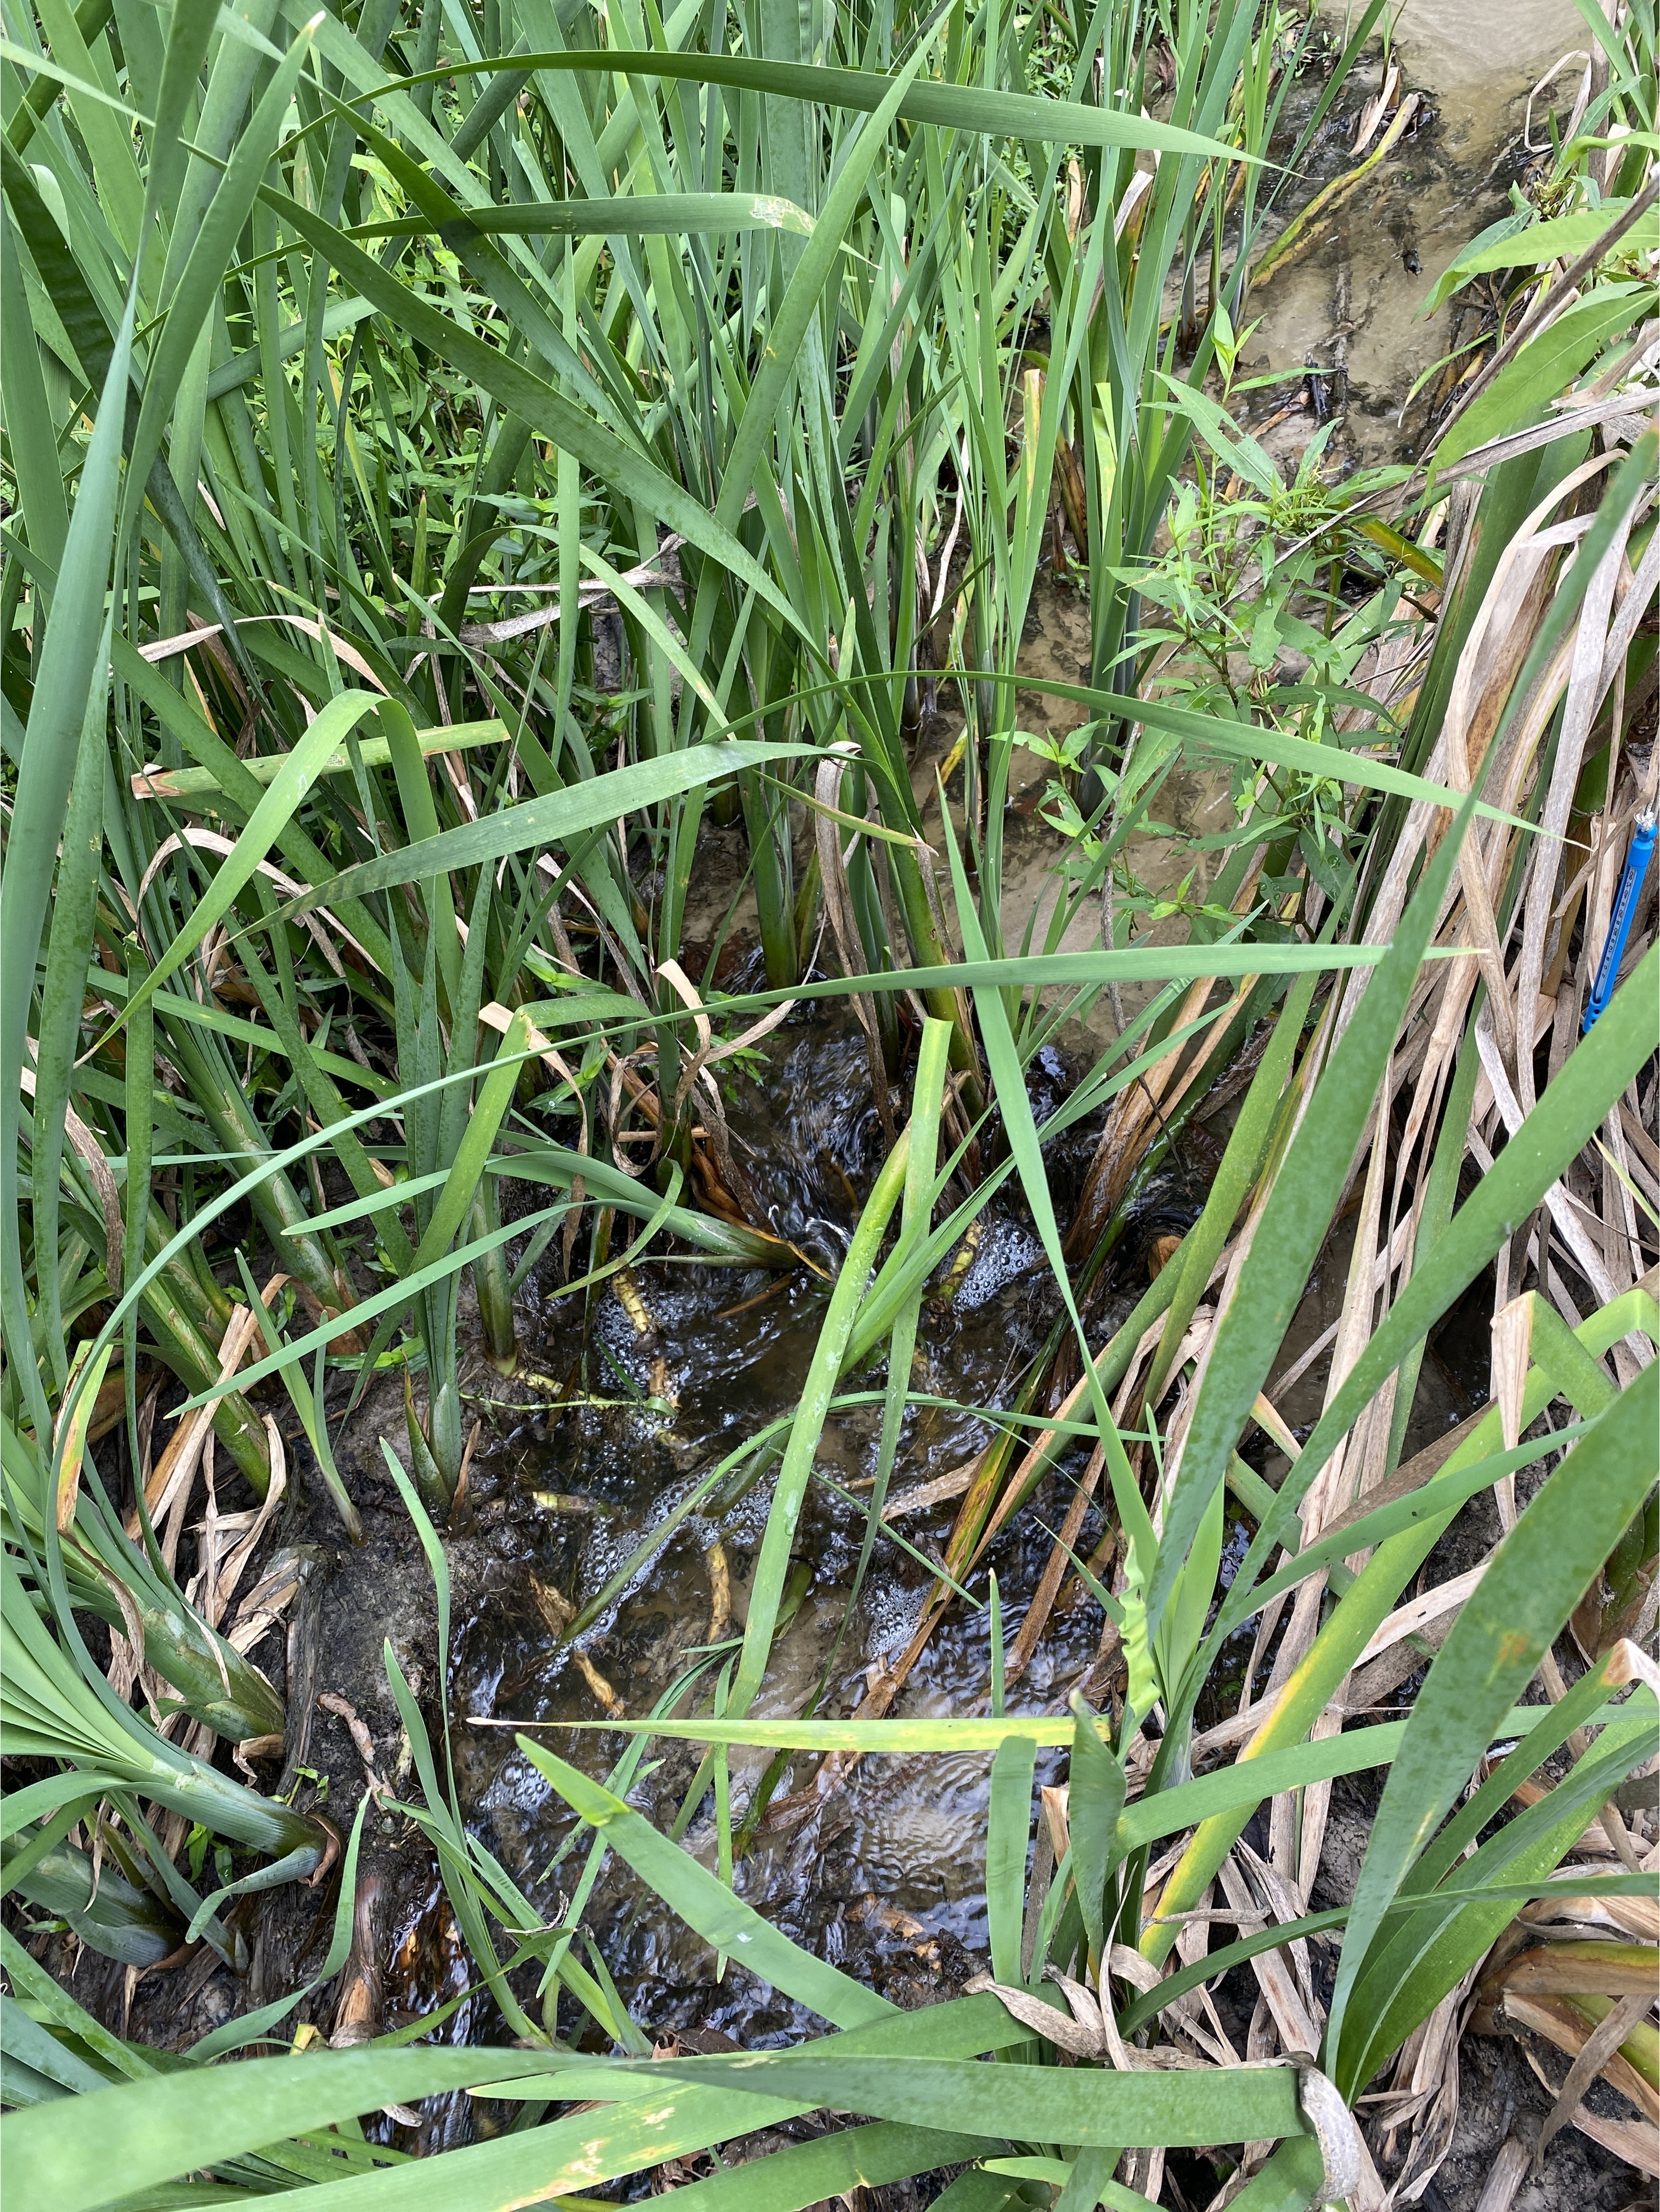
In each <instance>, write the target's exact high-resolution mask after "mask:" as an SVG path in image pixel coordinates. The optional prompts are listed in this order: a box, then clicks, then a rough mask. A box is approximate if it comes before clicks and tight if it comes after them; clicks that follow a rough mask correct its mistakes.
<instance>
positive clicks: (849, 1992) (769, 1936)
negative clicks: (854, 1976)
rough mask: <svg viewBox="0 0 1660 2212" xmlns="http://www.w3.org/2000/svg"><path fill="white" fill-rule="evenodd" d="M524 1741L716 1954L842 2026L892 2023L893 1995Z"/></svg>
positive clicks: (565, 1794) (564, 1792)
mask: <svg viewBox="0 0 1660 2212" xmlns="http://www.w3.org/2000/svg"><path fill="white" fill-rule="evenodd" d="M519 1744H520V1749H521V1750H522V1751H523V1752H524V1753H525V1756H526V1758H527V1759H530V1760H531V1762H532V1765H535V1766H536V1767H537V1768H538V1769H539V1771H541V1772H542V1773H543V1774H544V1775H545V1776H546V1777H547V1778H548V1780H549V1781H550V1782H551V1783H552V1784H553V1786H554V1788H555V1789H556V1790H558V1792H559V1794H560V1796H562V1798H564V1800H565V1801H566V1802H567V1803H568V1804H569V1805H570V1806H571V1807H572V1808H574V1809H575V1811H576V1812H578V1813H580V1814H581V1816H582V1818H583V1819H584V1820H587V1821H590V1822H592V1824H593V1826H594V1827H595V1828H596V1829H597V1830H598V1831H599V1833H600V1834H602V1835H603V1836H604V1837H605V1840H606V1842H607V1843H608V1844H611V1847H612V1849H613V1850H615V1851H616V1852H617V1855H618V1857H621V1858H624V1859H626V1860H627V1861H628V1863H629V1865H630V1866H631V1867H632V1868H633V1869H634V1870H635V1873H636V1874H637V1875H639V1876H640V1878H641V1880H642V1881H645V1882H647V1883H648V1884H649V1885H650V1887H652V1888H653V1889H654V1890H655V1891H656V1892H657V1894H658V1895H659V1896H660V1898H661V1899H663V1901H664V1902H665V1904H666V1905H668V1906H670V1908H671V1909H672V1911H675V1912H677V1913H678V1915H679V1917H681V1919H683V1920H684V1921H685V1922H686V1923H687V1925H688V1926H689V1927H691V1928H695V1929H696V1931H697V1933H698V1934H699V1935H700V1936H702V1938H703V1940H704V1941H705V1942H707V1943H709V1944H711V1945H712V1946H713V1947H714V1949H715V1950H716V1951H721V1952H725V1953H726V1954H727V1955H728V1956H729V1957H731V1958H733V1959H736V1960H738V1961H739V1963H740V1964H741V1965H743V1966H745V1967H747V1968H748V1969H749V1971H750V1972H751V1973H755V1974H758V1975H759V1976H760V1977H761V1978H762V1979H763V1981H769V1982H770V1983H771V1984H773V1986H774V1987H775V1989H781V1990H784V1991H786V1992H787V1994H788V1995H789V1996H794V1997H797V1998H799V1999H800V2002H802V2003H803V2004H806V2005H811V2006H812V2008H813V2010H814V2011H815V2012H817V2013H819V2014H821V2015H823V2016H824V2019H826V2020H829V2021H834V2022H835V2023H836V2026H837V2027H862V2026H864V2025H865V2023H866V2022H867V2021H874V2020H884V2019H885V2018H886V2017H887V2016H888V2015H890V2014H891V2012H892V2011H893V2009H894V2008H893V2007H892V2006H891V2004H890V2003H889V2002H887V2000H886V1998H885V1997H879V1996H877V1994H876V1992H875V1991H874V1990H867V1989H865V1988H863V1987H862V1986H861V1985H860V1984H859V1983H857V1982H855V1981H852V1980H850V1979H849V1978H848V1976H847V1975H846V1974H843V1973H842V1972H839V1971H838V1970H837V1969H836V1967H834V1966H826V1965H825V1964H824V1962H823V1961H822V1960H818V1959H815V1958H814V1957H813V1956H812V1954H811V1953H810V1952H807V1951H804V1950H802V1948H800V1945H799V1944H796V1943H792V1942H790V1940H789V1938H788V1937H787V1936H781V1935H780V1934H779V1932H778V1930H777V1929H775V1928H774V1927H772V1926H771V1925H770V1924H769V1923H768V1922H767V1921H765V1920H763V1918H762V1917H761V1915H760V1914H759V1913H758V1912H757V1911H755V1909H754V1907H753V1906H752V1905H745V1903H744V1901H743V1899H741V1898H739V1897H736V1896H734V1895H733V1892H732V1891H731V1890H729V1889H728V1888H727V1887H726V1885H725V1883H723V1882H722V1881H719V1880H718V1879H717V1878H716V1876H715V1875H712V1874H711V1873H710V1872H709V1871H708V1868H706V1867H704V1866H702V1865H700V1864H699V1863H698V1862H697V1861H696V1859H694V1858H693V1857H690V1854H689V1853H688V1852H685V1851H684V1850H681V1848H680V1846H679V1845H678V1844H673V1843H671V1842H670V1841H669V1839H668V1838H667V1837H666V1836H662V1835H660V1834H659V1833H658V1832H657V1830H656V1829H655V1828H654V1827H653V1826H652V1825H651V1823H650V1821H649V1820H643V1819H642V1817H641V1815H640V1814H638V1813H635V1812H631V1811H630V1810H629V1808H628V1807H627V1806H626V1805H625V1804H623V1802H622V1800H621V1799H620V1798H617V1797H613V1796H611V1792H610V1791H609V1790H605V1789H604V1788H603V1787H602V1786H601V1785H600V1784H599V1783H597V1782H594V1781H593V1780H591V1779H590V1778H589V1777H588V1776H587V1775H586V1774H584V1773H583V1772H582V1771H581V1769H580V1768H578V1767H575V1766H569V1765H567V1764H566V1763H565V1761H564V1760H563V1759H558V1758H556V1757H555V1755H554V1754H553V1753H551V1752H549V1751H544V1749H543V1748H542V1747H541V1746H540V1745H539V1744H538V1743H534V1742H532V1740H531V1739H530V1738H529V1737H528V1736H520V1739H519Z"/></svg>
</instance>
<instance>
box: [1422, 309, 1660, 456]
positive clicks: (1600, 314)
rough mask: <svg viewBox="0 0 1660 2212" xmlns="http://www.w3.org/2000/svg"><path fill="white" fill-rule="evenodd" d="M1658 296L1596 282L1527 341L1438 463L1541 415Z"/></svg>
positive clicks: (1453, 433) (1453, 432) (1464, 419)
mask: <svg viewBox="0 0 1660 2212" xmlns="http://www.w3.org/2000/svg"><path fill="white" fill-rule="evenodd" d="M1645 295H1646V296H1645ZM1653 299H1654V294H1653V291H1652V289H1651V288H1650V287H1647V286H1645V285H1641V284H1603V285H1598V286H1596V288H1595V289H1593V290H1592V291H1591V292H1590V293H1588V294H1587V295H1586V296H1585V298H1584V299H1583V300H1581V301H1578V302H1577V304H1576V305H1575V306H1573V307H1569V308H1567V309H1566V311H1565V312H1564V313H1562V314H1560V315H1559V316H1558V318H1557V319H1556V320H1555V321H1554V323H1553V324H1552V325H1550V327H1549V329H1548V330H1546V331H1541V333H1540V335H1539V336H1538V337H1536V338H1535V339H1534V340H1533V341H1532V342H1531V343H1529V344H1528V345H1524V346H1523V348H1522V350H1521V351H1520V353H1518V354H1517V356H1516V357H1515V359H1514V360H1513V361H1511V362H1508V363H1507V364H1506V365H1505V368H1501V369H1500V370H1499V374H1498V375H1497V376H1495V377H1494V379H1493V382H1492V383H1491V384H1490V385H1489V386H1487V390H1486V391H1485V392H1481V393H1479V394H1478V395H1477V397H1476V398H1475V399H1473V400H1472V401H1471V402H1470V404H1469V405H1468V407H1467V408H1466V409H1465V410H1464V412H1463V413H1462V415H1461V416H1459V417H1458V420H1457V421H1456V422H1455V423H1454V424H1453V426H1452V428H1450V430H1449V431H1448V432H1447V434H1446V435H1445V437H1444V438H1443V439H1442V441H1441V442H1440V444H1439V445H1438V447H1436V449H1435V459H1434V466H1435V467H1436V468H1437V469H1450V467H1451V466H1452V465H1453V464H1454V462H1455V461H1462V459H1463V458H1464V456H1465V454H1466V453H1474V452H1475V448H1476V447H1478V446H1485V445H1486V444H1487V442H1488V441H1489V440H1490V439H1493V438H1502V437H1505V436H1506V435H1508V434H1509V433H1510V432H1511V431H1512V430H1521V429H1525V428H1528V427H1529V425H1530V424H1531V423H1534V422H1538V421H1540V420H1541V419H1542V417H1543V415H1544V411H1545V409H1546V408H1547V407H1548V405H1549V404H1550V402H1551V401H1552V400H1553V399H1554V398H1555V397H1556V395H1557V393H1558V392H1560V391H1561V390H1562V389H1563V387H1564V386H1566V385H1567V384H1570V383H1572V380H1573V379H1574V378H1575V377H1576V376H1577V375H1578V374H1579V372H1580V370H1581V369H1582V368H1584V366H1585V364H1586V362H1589V361H1590V359H1591V357H1592V356H1593V355H1594V354H1595V353H1596V349H1597V348H1598V347H1599V346H1600V345H1602V343H1603V341H1604V340H1605V339H1607V338H1610V337H1614V336H1616V335H1617V333H1618V332H1620V331H1624V330H1628V329H1629V328H1630V326H1631V325H1632V324H1633V322H1635V321H1637V320H1638V319H1639V317H1640V316H1642V315H1644V314H1646V313H1652V312H1653V307H1652V302H1653Z"/></svg>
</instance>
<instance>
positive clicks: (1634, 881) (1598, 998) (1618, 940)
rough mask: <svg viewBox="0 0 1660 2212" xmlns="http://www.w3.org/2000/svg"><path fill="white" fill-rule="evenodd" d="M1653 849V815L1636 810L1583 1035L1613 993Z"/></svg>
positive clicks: (1587, 1007) (1581, 1030)
mask: <svg viewBox="0 0 1660 2212" xmlns="http://www.w3.org/2000/svg"><path fill="white" fill-rule="evenodd" d="M1653 852H1654V816H1653V814H1652V813H1648V814H1639V816H1638V817H1637V821H1636V823H1635V825H1634V827H1633V831H1632V840H1631V850H1630V851H1629V852H1628V853H1627V855H1626V865H1625V867H1624V868H1623V869H1622V870H1621V872H1620V888H1619V890H1618V891H1616V892H1615V894H1614V912H1613V913H1612V914H1611V915H1609V917H1608V943H1607V944H1606V945H1604V946H1603V947H1602V958H1601V960H1600V961H1598V963H1597V964H1596V980H1595V981H1593V982H1592V984H1591V987H1590V998H1589V999H1587V1000H1586V1001H1585V1018H1584V1021H1583V1022H1582V1023H1581V1024H1579V1033H1580V1035H1581V1036H1584V1035H1585V1034H1586V1033H1587V1032H1588V1031H1589V1030H1590V1025H1591V1024H1592V1023H1593V1022H1594V1021H1595V1020H1596V1018H1597V1016H1598V1015H1599V1014H1600V1013H1601V1012H1602V1010H1603V1008H1604V1007H1605V1006H1607V1005H1608V1000H1610V999H1611V998H1612V997H1613V996H1614V979H1615V978H1616V977H1617V976H1618V975H1619V973H1620V962H1621V960H1623V959H1624V958H1625V956H1626V939H1627V938H1628V937H1629V936H1630V934H1631V926H1632V923H1633V920H1634V919H1635V917H1636V914H1637V901H1638V896H1639V893H1640V892H1641V890H1642V888H1643V878H1645V876H1646V875H1647V874H1648V872H1649V860H1650V859H1651V856H1652V854H1653Z"/></svg>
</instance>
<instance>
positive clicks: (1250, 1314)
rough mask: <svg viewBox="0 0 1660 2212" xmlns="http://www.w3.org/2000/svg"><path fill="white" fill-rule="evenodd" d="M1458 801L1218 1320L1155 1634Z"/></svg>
mask: <svg viewBox="0 0 1660 2212" xmlns="http://www.w3.org/2000/svg"><path fill="white" fill-rule="evenodd" d="M1470 811H1471V802H1470V801H1469V800H1468V799H1467V800H1466V801H1465V802H1464V805H1463V806H1462V809H1461V810H1460V813H1459V817H1458V818H1457V820H1456V822H1455V823H1453V824H1452V825H1451V826H1450V828H1449V829H1448V831H1447V834H1446V836H1444V838H1443V839H1442V841H1441V843H1440V846H1439V848H1438V850H1437V852H1436V854H1435V855H1434V857H1433V859H1432V860H1431V861H1430V863H1429V865H1428V866H1427V867H1426V870H1425V872H1424V877H1423V880H1422V881H1421V882H1420V884H1419V887H1418V889H1417V890H1416V891H1415V892H1414V894H1413V897H1412V900H1411V902H1410V904H1409V905H1408V908H1407V910H1406V912H1405V914H1404V915H1402V918H1401V921H1400V922H1399V924H1398V926H1397V927H1396V929H1395V939H1394V941H1393V943H1392V944H1391V945H1390V946H1389V951H1388V953H1387V955H1386V957H1385V958H1384V960H1383V965H1382V966H1381V967H1380V968H1379V969H1378V970H1377V974H1376V975H1373V976H1372V977H1371V979H1370V980H1369V981H1368V983H1367V985H1366V989H1365V996H1364V997H1363V998H1362V999H1361V1000H1360V1005H1359V1011H1358V1012H1357V1013H1356V1014H1355V1016H1354V1018H1353V1020H1351V1022H1350V1023H1349V1025H1348V1027H1347V1030H1345V1032H1344V1034H1343V1036H1342V1038H1341V1041H1340V1042H1339V1044H1338V1046H1337V1048H1336V1050H1335V1052H1334V1053H1333V1054H1332V1056H1331V1059H1330V1060H1329V1062H1328V1064H1327V1065H1326V1066H1325V1067H1324V1068H1323V1070H1322V1072H1321V1073H1320V1075H1319V1077H1318V1079H1316V1085H1315V1091H1314V1095H1313V1097H1312V1098H1311V1099H1310V1103H1309V1106H1308V1109H1307V1111H1306V1112H1305V1114H1304V1116H1303V1120H1302V1123H1301V1126H1300V1127H1299V1128H1298V1133H1297V1135H1296V1136H1295V1138H1294V1139H1292V1145H1291V1147H1290V1149H1289V1151H1288V1152H1287V1153H1286V1157H1285V1158H1284V1160H1283V1161H1282V1162H1281V1164H1280V1168H1279V1170H1278V1172H1277V1174H1276V1175H1275V1176H1274V1187H1273V1188H1272V1190H1271V1191H1270V1192H1269V1194H1268V1202H1267V1204H1266V1206H1264V1208H1263V1211H1262V1218H1261V1219H1260V1220H1259V1221H1258V1223H1257V1225H1256V1234H1255V1236H1254V1237H1253V1238H1252V1240H1251V1247H1250V1251H1249V1253H1248V1254H1247V1255H1246V1256H1245V1261H1244V1265H1243V1267H1242V1269H1241V1271H1240V1274H1239V1279H1238V1282H1237V1285H1236V1287H1235V1291H1234V1295H1233V1297H1232V1299H1231V1302H1230V1304H1229V1305H1228V1308H1227V1310H1226V1311H1225V1314H1224V1315H1223V1316H1222V1317H1221V1320H1220V1321H1219V1323H1218V1325H1217V1329H1216V1334H1215V1336H1214V1338H1213V1341H1212V1344H1211V1348H1210V1353H1209V1358H1208V1359H1207V1364H1206V1366H1205V1370H1204V1376H1203V1379H1202V1381H1201V1383H1200V1385H1199V1389H1198V1395H1197V1397H1196V1399H1195V1404H1194V1409H1193V1417H1192V1419H1191V1420H1190V1421H1189V1425H1188V1431H1187V1435H1186V1437H1185V1438H1184V1439H1183V1444H1182V1449H1181V1455H1180V1458H1179V1462H1178V1465H1177V1471H1176V1472H1175V1474H1174V1486H1173V1488H1172V1489H1171V1492H1170V1493H1169V1497H1168V1499H1167V1503H1166V1507H1165V1517H1164V1534H1163V1538H1162V1540H1161V1541H1160V1544H1159V1547H1158V1565H1157V1567H1156V1569H1155V1570H1154V1572H1153V1575H1152V1579H1151V1583H1150V1585H1149V1588H1148V1591H1147V1616H1148V1622H1149V1626H1150V1630H1151V1632H1152V1634H1153V1635H1154V1636H1155V1637H1156V1635H1157V1632H1158V1623H1159V1620H1160V1619H1161V1616H1162V1614H1163V1612H1164V1606H1165V1604H1166V1603H1167V1601H1169V1599H1170V1596H1171V1593H1172V1592H1173V1590H1174V1589H1175V1586H1176V1580H1177V1575H1178V1573H1179V1572H1180V1570H1181V1568H1182V1565H1183V1562H1184V1561H1185V1559H1187V1556H1188V1554H1189V1551H1190V1550H1191V1549H1192V1547H1193V1546H1194V1544H1195V1541H1196V1540H1197V1537H1198V1534H1199V1529H1200V1526H1201V1522H1202V1521H1203V1519H1204V1516H1205V1513H1206V1510H1207V1508H1208V1507H1209V1505H1210V1502H1211V1499H1212V1498H1213V1496H1214V1494H1215V1492H1217V1491H1218V1490H1219V1488H1220V1486H1221V1483H1222V1478H1223V1475H1224V1474H1225V1472H1226V1469H1227V1464H1228V1460H1229V1456H1230V1455H1231V1453H1232V1451H1233V1449H1234V1448H1235V1446H1236V1445H1237V1443H1238V1440H1239V1437H1240V1435H1241V1433H1242V1431H1243V1428H1244V1425H1245V1421H1246V1419H1247V1417H1248V1416H1249V1414H1250V1408H1251V1407H1252V1405H1253V1403H1254V1402H1255V1401H1256V1396H1257V1394H1258V1392H1259V1391H1260V1390H1261V1389H1262V1385H1263V1383H1264V1382H1265V1381H1266V1380H1267V1378H1268V1369H1269V1366H1270V1364H1271V1363H1272V1361H1273V1358H1274V1353H1275V1352H1277V1351H1278V1350H1279V1348H1280V1344H1281V1343H1282V1342H1283V1340H1284V1338H1285V1334H1286V1329H1287V1328H1289V1326H1290V1324H1291V1319H1292V1314H1293V1312H1294V1311H1295V1310H1296V1308H1297V1306H1298V1303H1299V1301H1300V1300H1301V1298H1302V1296H1303V1286H1304V1284H1305V1283H1306V1282H1307V1280H1308V1278H1309V1274H1310V1270H1311V1268H1312V1267H1313V1265H1314V1261H1315V1255H1316V1253H1317V1251H1318V1250H1319V1248H1320V1244H1321V1242H1322V1240H1323V1238H1324V1237H1325V1235H1326V1231H1327V1229H1328V1228H1329V1225H1330V1222H1331V1218H1332V1215H1333V1213H1334V1212H1335V1211H1336V1206H1337V1201H1338V1198H1339V1196H1340V1194H1341V1191H1342V1188H1343V1185H1344V1183H1345V1182H1346V1181H1347V1177H1348V1172H1349V1165H1350V1163H1351V1161H1352V1160H1353V1158H1354V1154H1355V1148H1356V1146H1358V1145H1359V1141H1360V1139H1361V1135H1362V1133H1363V1132H1364V1131H1365V1127H1366V1123H1367V1121H1368V1120H1369V1118H1370V1117H1371V1115H1372V1114H1373V1112H1374V1111H1375V1109H1376V1106H1377V1091H1378V1086H1379V1085H1380V1084H1381V1082H1382V1080H1383V1070H1384V1066H1385V1063H1386V1062H1387V1060H1388V1058H1389V1054H1390V1053H1391V1052H1392V1051H1393V1049H1394V1046H1395V1033H1396V1030H1397V1029H1398V1028H1399V1025H1400V1022H1401V1018H1402V1013H1403V1012H1404V1011H1405V1007H1406V1003H1407V1000H1408V997H1409V996H1410V994H1411V993H1412V989H1413V987H1414V983H1415V981H1416V980H1417V977H1418V973H1419V969H1420V964H1421V963H1422V961H1423V957H1424V954H1425V951H1426V948H1427V946H1428V945H1429V942H1430V939H1431V938H1432V935H1433V934H1434V931H1435V927H1436V921H1437V918H1438V914H1439V911H1440V902H1441V899H1442V896H1443V895H1444V891H1445V889H1446V885H1447V884H1448V882H1449V881H1450V878H1451V873H1452V870H1453V866H1454V865H1455V863H1456V859H1457V855H1458V850H1459V847H1460V845H1461V843H1462V839H1463V836H1464V832H1465V829H1466V827H1467V826H1468V820H1469V815H1470Z"/></svg>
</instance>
